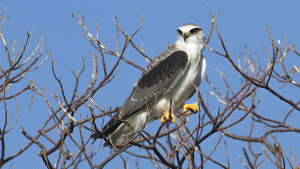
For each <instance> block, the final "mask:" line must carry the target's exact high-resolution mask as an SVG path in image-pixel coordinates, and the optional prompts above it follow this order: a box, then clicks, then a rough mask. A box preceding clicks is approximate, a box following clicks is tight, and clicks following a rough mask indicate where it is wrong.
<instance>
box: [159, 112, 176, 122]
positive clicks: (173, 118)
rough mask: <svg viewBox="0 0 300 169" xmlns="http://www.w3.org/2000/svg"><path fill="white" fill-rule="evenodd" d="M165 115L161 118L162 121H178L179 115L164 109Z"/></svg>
mask: <svg viewBox="0 0 300 169" xmlns="http://www.w3.org/2000/svg"><path fill="white" fill-rule="evenodd" d="M162 113H163V116H162V117H161V119H160V122H161V123H165V122H167V121H170V122H171V123H176V121H177V117H176V116H175V115H174V114H172V113H171V114H170V113H169V112H168V111H167V110H162Z"/></svg>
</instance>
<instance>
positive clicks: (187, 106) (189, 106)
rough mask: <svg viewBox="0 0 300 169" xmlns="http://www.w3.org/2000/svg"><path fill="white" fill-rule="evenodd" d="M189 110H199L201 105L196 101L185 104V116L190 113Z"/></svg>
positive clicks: (194, 111)
mask: <svg viewBox="0 0 300 169" xmlns="http://www.w3.org/2000/svg"><path fill="white" fill-rule="evenodd" d="M189 111H191V112H193V113H196V112H199V106H198V105H197V104H196V103H193V104H185V105H183V113H184V115H185V116H186V115H188V112H189Z"/></svg>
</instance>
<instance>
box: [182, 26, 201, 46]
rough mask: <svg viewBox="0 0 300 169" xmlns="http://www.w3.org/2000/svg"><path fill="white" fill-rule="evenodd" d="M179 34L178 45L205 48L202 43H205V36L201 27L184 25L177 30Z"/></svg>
mask: <svg viewBox="0 0 300 169" xmlns="http://www.w3.org/2000/svg"><path fill="white" fill-rule="evenodd" d="M177 33H178V40H177V43H181V44H182V45H183V44H186V45H188V44H194V45H200V46H203V45H202V43H201V42H200V41H202V42H203V43H204V40H205V35H204V32H203V30H202V28H201V27H200V26H198V25H196V24H192V23H188V24H184V25H182V26H180V27H179V28H178V29H177Z"/></svg>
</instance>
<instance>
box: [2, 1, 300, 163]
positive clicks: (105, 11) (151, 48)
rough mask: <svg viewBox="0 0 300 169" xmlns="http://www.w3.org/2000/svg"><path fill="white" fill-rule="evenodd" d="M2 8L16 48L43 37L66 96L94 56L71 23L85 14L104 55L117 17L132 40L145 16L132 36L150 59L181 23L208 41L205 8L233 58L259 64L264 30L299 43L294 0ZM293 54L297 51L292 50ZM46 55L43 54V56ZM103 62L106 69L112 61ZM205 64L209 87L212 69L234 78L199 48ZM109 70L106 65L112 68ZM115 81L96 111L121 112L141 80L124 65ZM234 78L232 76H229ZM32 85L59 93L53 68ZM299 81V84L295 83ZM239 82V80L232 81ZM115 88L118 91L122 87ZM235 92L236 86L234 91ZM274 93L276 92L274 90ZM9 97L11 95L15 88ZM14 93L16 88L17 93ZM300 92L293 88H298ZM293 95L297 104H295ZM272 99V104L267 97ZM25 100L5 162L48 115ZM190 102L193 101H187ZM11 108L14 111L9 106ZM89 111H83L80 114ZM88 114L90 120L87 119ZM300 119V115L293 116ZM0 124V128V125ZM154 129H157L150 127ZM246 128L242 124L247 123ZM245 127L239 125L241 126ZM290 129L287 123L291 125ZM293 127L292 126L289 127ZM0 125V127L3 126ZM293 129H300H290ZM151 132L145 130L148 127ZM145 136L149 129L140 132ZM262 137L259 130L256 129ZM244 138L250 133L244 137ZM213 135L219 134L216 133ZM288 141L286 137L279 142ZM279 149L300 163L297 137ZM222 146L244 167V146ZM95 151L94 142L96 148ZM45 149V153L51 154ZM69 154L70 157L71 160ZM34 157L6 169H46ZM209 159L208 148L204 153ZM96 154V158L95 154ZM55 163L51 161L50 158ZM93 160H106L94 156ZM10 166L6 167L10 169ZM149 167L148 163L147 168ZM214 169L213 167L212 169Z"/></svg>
mask: <svg viewBox="0 0 300 169" xmlns="http://www.w3.org/2000/svg"><path fill="white" fill-rule="evenodd" d="M5 6H6V8H7V9H6V15H7V16H9V20H7V21H6V23H5V24H4V25H3V26H2V27H1V30H2V32H3V34H4V37H5V38H6V39H7V41H8V40H9V39H11V40H16V44H17V45H19V44H20V43H21V42H22V44H24V41H25V39H26V29H27V28H28V29H29V31H30V30H32V29H33V28H34V27H36V31H35V33H34V35H33V37H32V41H31V45H30V46H29V50H28V54H29V53H30V51H32V50H33V49H34V48H35V46H36V45H37V44H38V43H39V42H40V35H39V31H40V32H41V33H42V35H43V39H44V49H45V50H46V51H50V52H51V53H52V55H53V58H54V64H55V68H56V70H55V71H56V72H57V74H58V75H59V76H60V77H61V79H62V82H63V83H64V85H65V88H66V89H68V88H69V89H72V88H73V83H74V78H73V75H72V73H71V71H70V68H72V69H73V70H75V71H77V70H78V69H80V68H81V67H82V57H84V58H85V61H86V64H87V65H91V64H92V53H93V52H95V50H94V48H93V47H92V46H91V45H90V43H88V41H86V40H85V39H84V38H83V36H82V34H81V31H82V29H81V27H80V26H79V25H78V24H77V23H76V22H75V21H74V20H73V18H72V16H71V14H72V13H74V14H75V15H77V13H78V12H79V13H80V14H84V16H85V23H86V26H87V27H88V29H89V30H90V31H91V32H92V33H95V32H96V31H95V29H96V28H95V25H96V23H98V28H99V34H100V39H101V42H102V43H103V44H104V45H105V46H107V47H108V48H111V49H114V48H115V31H116V28H115V24H114V21H113V19H114V17H115V16H117V18H118V21H119V23H120V25H121V26H122V28H123V29H124V30H125V31H126V32H127V33H128V34H132V33H133V32H134V31H135V30H136V29H137V28H138V27H139V25H140V23H141V20H142V15H143V16H144V26H143V28H142V30H141V31H140V32H139V33H138V34H137V35H136V36H135V37H134V39H133V40H134V42H135V43H136V44H138V45H141V44H143V50H144V51H145V53H146V54H147V55H148V56H150V57H151V58H154V57H155V56H157V55H158V54H159V53H160V52H162V51H163V50H165V49H166V47H167V45H168V43H170V44H172V43H174V42H175V41H176V39H177V33H176V30H177V28H178V27H179V26H181V25H182V24H184V23H190V22H192V23H195V24H198V25H200V26H201V27H203V29H204V32H205V33H206V34H208V32H209V29H210V25H211V17H210V15H209V13H208V11H207V9H206V7H207V8H208V9H210V11H211V12H212V13H213V14H216V13H217V12H218V11H219V10H220V13H219V16H218V18H217V22H218V25H219V29H220V31H221V34H222V36H223V39H224V40H226V42H227V45H228V48H229V51H230V53H231V54H232V56H235V55H240V54H241V53H242V52H243V50H244V44H247V50H248V52H249V53H250V54H253V52H254V51H255V52H256V53H257V54H258V55H259V56H260V57H262V58H264V57H265V56H264V51H263V48H262V44H265V47H266V49H267V50H269V51H270V43H269V38H268V35H267V32H266V29H267V27H268V26H269V28H270V30H271V33H272V35H273V38H274V40H276V41H277V40H281V42H282V43H283V44H285V38H286V37H287V38H288V40H289V44H293V43H295V42H296V43H300V19H299V18H300V1H298V0H291V1H281V0H273V1H270V0H266V1H259V0H254V1H235V0H227V1H204V0H202V1H198V0H197V1H173V0H165V1H157V0H155V1H140V0H131V1H129V0H128V1H116V0H110V1H96V0H89V1H79V0H73V1H70V0H69V1H58V0H52V1H26V2H25V1H21V0H1V1H0V11H2V10H3V9H4V7H5ZM209 45H210V46H212V47H213V48H214V49H216V50H221V48H220V47H221V45H220V43H219V41H218V39H217V36H215V35H214V36H213V37H212V40H211V42H210V44H209ZM0 46H1V47H0V64H1V66H2V62H3V61H5V58H3V57H4V56H5V53H4V48H3V44H2V43H1V45H0ZM295 48H296V49H298V51H299V49H300V47H299V46H298V45H296V46H295ZM44 54H45V55H46V53H44ZM111 57H112V58H109V59H108V61H107V62H108V65H109V66H111V65H110V63H109V61H110V60H111V62H112V63H114V62H115V60H116V58H113V56H111ZM125 57H126V58H128V59H130V60H132V61H134V62H136V63H137V64H139V65H140V66H142V67H145V66H147V62H146V60H145V59H144V58H143V57H141V56H140V54H139V53H137V52H135V51H134V50H133V49H129V50H128V51H126V53H125ZM204 57H205V58H206V61H207V71H206V72H207V73H208V75H209V78H210V80H211V81H213V82H215V83H218V81H220V76H219V74H218V73H217V72H216V71H215V69H218V70H221V71H223V72H224V74H225V75H227V76H229V81H230V80H231V79H230V76H231V75H233V74H234V75H236V72H233V70H232V68H231V66H230V63H229V62H228V61H226V60H225V59H224V58H222V57H220V56H217V55H216V54H214V53H212V52H211V51H209V50H207V49H205V51H204ZM112 63H111V64H112ZM299 63H300V62H299V57H295V56H292V57H291V58H290V60H289V63H288V65H297V66H299ZM117 70H118V72H117V75H116V77H115V79H114V80H113V81H112V82H111V83H110V84H109V85H108V86H106V87H105V88H104V89H102V90H100V91H99V92H98V93H97V94H96V95H95V96H94V100H95V101H96V102H97V104H98V105H99V106H101V107H104V106H105V105H110V106H112V108H114V107H116V106H121V105H122V104H123V103H124V101H125V100H126V99H127V97H128V96H129V94H130V92H131V89H132V86H133V84H134V83H135V81H136V80H137V79H138V77H139V76H140V74H141V71H140V70H137V69H135V68H133V67H132V66H130V65H128V64H126V63H124V62H122V63H121V64H120V67H119V68H118V69H117ZM91 71H92V69H91V66H87V70H86V72H85V73H84V76H83V78H82V80H81V83H80V88H79V90H81V92H82V91H83V90H84V89H85V87H86V85H87V84H88V81H89V79H90V76H91ZM233 77H236V76H233ZM30 78H33V79H34V81H35V83H38V85H39V86H38V87H39V88H42V87H43V86H46V87H47V88H48V89H49V90H50V91H52V92H53V93H54V92H56V91H58V89H59V86H58V84H57V83H55V82H54V78H53V75H52V74H51V62H50V60H48V61H47V62H46V63H45V64H44V65H43V66H42V67H41V68H40V69H39V70H38V71H36V72H33V73H31V74H30V75H29V76H28V77H27V79H25V80H24V84H27V83H28V82H29V80H30ZM296 78H298V80H299V77H296ZM237 82H239V81H237ZM120 84H121V85H120ZM233 85H235V84H233ZM276 89H278V87H277V88H276ZM13 90H14V89H13ZM15 90H17V89H15ZM200 90H201V91H202V93H203V94H204V95H206V93H207V92H208V91H211V90H212V89H211V88H210V86H209V84H208V83H207V82H205V81H203V83H202V84H201V86H200ZM298 91H299V89H298ZM66 92H67V94H69V96H70V95H71V94H72V90H67V91H66ZM280 92H281V94H283V95H285V96H288V95H292V96H291V98H294V99H295V98H298V99H299V92H298V94H296V93H295V92H294V91H293V90H282V91H280ZM297 95H298V97H297ZM265 96H266V97H267V98H266V99H265V100H262V104H274V105H275V106H273V108H271V109H267V110H264V109H263V107H262V108H260V109H259V110H260V111H262V112H264V113H272V114H274V115H276V114H280V113H281V112H282V111H283V112H286V111H287V110H288V106H287V105H276V103H281V102H280V101H279V100H278V99H277V98H274V97H272V96H271V95H268V94H266V95H265ZM268 97H270V98H268ZM30 98H31V96H28V95H26V96H24V97H20V98H19V100H18V102H19V104H20V105H21V106H22V107H21V112H20V119H19V122H18V124H17V126H16V128H15V129H14V130H15V131H14V132H12V133H16V134H15V135H13V134H9V135H7V137H6V139H7V149H6V153H7V155H11V154H13V153H15V152H16V151H17V150H18V149H19V148H20V147H22V146H23V145H25V144H26V143H27V142H28V140H27V139H26V138H25V137H24V136H23V135H22V134H21V133H20V132H19V129H20V127H23V128H24V129H25V130H26V131H27V132H28V133H30V134H31V135H32V136H34V135H35V134H36V131H37V130H38V129H40V128H41V125H42V124H43V122H44V120H45V119H46V118H47V117H48V116H49V110H48V109H47V105H46V104H45V103H44V102H42V99H41V98H39V97H38V96H37V95H36V96H35V99H34V102H33V105H32V110H31V111H29V104H30ZM193 99H194V100H193ZM195 99H196V98H195V97H193V98H191V101H193V102H194V101H195ZM11 105H13V104H11ZM1 106H3V104H2V103H1V105H0V110H3V107H1ZM210 107H211V109H212V110H217V108H214V105H213V104H212V105H210ZM15 110H16V108H15V106H11V108H10V111H12V112H13V111H15ZM81 111H82V113H83V117H86V115H85V114H84V110H81ZM86 111H87V110H86ZM88 115H89V114H88ZM1 116H3V115H2V112H0V119H1V118H2V117H1ZM15 116H16V115H15V113H10V114H9V118H10V119H11V120H12V122H11V123H10V125H12V124H13V120H14V119H15ZM297 117H298V119H299V116H297ZM0 122H1V123H2V122H3V121H1V120H0ZM154 124H159V123H154ZM247 124H248V123H247ZM247 124H245V125H247ZM292 124H293V123H292ZM294 124H295V123H294ZM1 126H2V124H1ZM296 127H298V128H299V125H296ZM148 128H150V127H148ZM241 129H242V128H240V130H238V129H232V131H236V132H239V133H243V131H242V130H241ZM146 130H147V128H146ZM259 130H264V129H262V128H261V129H259ZM247 133H248V131H247ZM217 135H218V134H217ZM284 136H287V135H284ZM280 139H281V141H282V142H283V143H284V148H286V150H289V146H290V145H292V146H293V148H294V146H295V148H294V150H298V152H297V151H294V152H293V153H294V155H295V158H296V159H297V160H296V161H298V162H299V159H300V151H299V150H300V146H299V145H297V144H298V142H296V140H298V141H299V134H298V135H295V134H292V135H289V137H288V139H287V138H285V137H281V138H280ZM225 140H226V141H227V146H228V147H231V149H229V150H228V155H229V158H230V161H231V162H232V163H231V168H242V167H243V166H242V164H241V162H240V161H239V159H238V155H241V156H242V155H243V151H242V147H243V146H247V145H246V144H241V145H239V144H238V142H230V143H229V141H228V139H225ZM95 144H96V145H98V144H99V142H96V143H95ZM214 144H215V143H214V142H213V143H211V142H210V140H207V141H205V142H203V144H202V147H212V146H213V145H214ZM220 144H221V145H220V147H219V149H218V150H217V151H216V152H215V153H214V154H213V158H215V159H220V161H223V162H224V161H225V160H226V159H225V156H224V143H223V142H221V143H220ZM49 147H50V145H48V147H47V148H49ZM102 150H103V152H104V153H103V154H108V153H109V148H104V149H102ZM76 151H77V150H76V149H75V148H74V153H76ZM39 152H40V149H39V147H37V146H36V145H33V146H31V148H30V149H29V150H28V151H26V152H25V153H23V154H22V155H21V156H19V157H17V158H16V159H15V160H13V161H11V162H13V164H12V168H44V164H43V162H42V160H41V158H40V157H38V156H37V153H39ZM206 152H209V149H207V150H206ZM101 154H102V153H101ZM50 158H52V159H51V160H53V161H52V162H53V163H54V161H56V159H57V157H54V156H50ZM98 158H99V161H101V159H103V158H104V156H102V155H99V156H98ZM134 160H135V158H132V159H131V160H130V163H129V168H135V161H134ZM11 162H10V163H9V164H7V165H6V166H4V168H9V166H10V165H11ZM116 165H119V168H122V167H123V166H122V161H121V159H120V158H118V157H117V158H116V159H115V160H114V161H112V162H111V163H110V164H108V167H115V166H116ZM149 165H150V166H152V164H151V163H150V162H149ZM212 166H215V165H212ZM262 168H268V164H267V163H266V165H265V166H264V167H262Z"/></svg>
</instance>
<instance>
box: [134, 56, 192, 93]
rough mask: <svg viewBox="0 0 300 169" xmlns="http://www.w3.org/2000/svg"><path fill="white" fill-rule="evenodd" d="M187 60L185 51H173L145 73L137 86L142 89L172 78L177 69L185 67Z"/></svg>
mask: <svg viewBox="0 0 300 169" xmlns="http://www.w3.org/2000/svg"><path fill="white" fill-rule="evenodd" d="M187 62H188V56H187V53H186V52H184V51H175V52H173V53H172V54H171V55H170V56H168V57H167V58H165V59H164V60H162V61H161V63H159V64H158V65H157V66H155V67H153V68H152V70H151V71H149V72H148V73H147V74H145V75H144V76H143V77H142V78H141V79H140V80H139V82H138V84H137V85H138V87H139V88H141V89H144V88H149V87H151V86H154V85H156V84H158V83H160V82H164V81H165V79H168V78H172V77H173V76H174V75H175V74H176V72H177V71H178V69H180V68H182V67H185V66H186V64H187Z"/></svg>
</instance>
